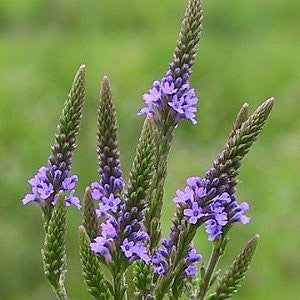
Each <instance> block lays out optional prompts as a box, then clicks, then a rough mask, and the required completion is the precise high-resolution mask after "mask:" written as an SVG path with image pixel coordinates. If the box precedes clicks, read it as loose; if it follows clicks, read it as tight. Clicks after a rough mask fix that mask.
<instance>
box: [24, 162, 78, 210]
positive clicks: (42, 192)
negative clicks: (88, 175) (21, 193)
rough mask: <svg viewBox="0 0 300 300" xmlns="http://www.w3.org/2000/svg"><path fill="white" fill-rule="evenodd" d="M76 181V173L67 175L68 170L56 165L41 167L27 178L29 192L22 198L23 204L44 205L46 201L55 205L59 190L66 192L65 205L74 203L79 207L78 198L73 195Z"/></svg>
mask: <svg viewBox="0 0 300 300" xmlns="http://www.w3.org/2000/svg"><path fill="white" fill-rule="evenodd" d="M77 181H78V177H77V176H76V175H73V176H70V177H68V172H67V171H64V172H62V171H61V170H60V169H59V168H58V167H57V166H55V165H53V166H51V167H45V166H43V167H41V168H40V169H39V170H38V172H37V173H36V174H35V176H34V177H33V178H31V179H30V180H28V183H29V184H30V185H31V192H32V193H30V194H27V195H26V196H25V197H24V198H23V200H22V203H23V204H27V203H29V202H36V203H38V204H39V205H41V206H44V205H45V204H46V203H47V202H48V203H51V204H52V205H55V204H56V202H57V195H58V192H59V191H61V190H62V191H64V192H68V191H70V193H69V195H68V196H66V197H65V202H66V206H70V205H75V206H76V207H77V208H78V209H79V208H80V207H81V205H80V201H79V199H78V198H77V197H76V196H74V194H75V185H76V183H77Z"/></svg>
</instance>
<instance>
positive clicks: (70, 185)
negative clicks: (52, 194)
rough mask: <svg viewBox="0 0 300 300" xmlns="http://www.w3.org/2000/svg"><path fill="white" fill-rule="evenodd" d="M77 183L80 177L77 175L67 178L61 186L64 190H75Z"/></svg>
mask: <svg viewBox="0 0 300 300" xmlns="http://www.w3.org/2000/svg"><path fill="white" fill-rule="evenodd" d="M77 181H78V177H77V176H76V175H73V176H71V177H67V178H66V179H64V181H63V182H62V184H61V185H62V188H63V189H64V190H73V189H74V188H75V185H76V183H77Z"/></svg>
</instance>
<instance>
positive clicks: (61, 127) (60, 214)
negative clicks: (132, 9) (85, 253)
mask: <svg viewBox="0 0 300 300" xmlns="http://www.w3.org/2000/svg"><path fill="white" fill-rule="evenodd" d="M84 94H85V66H84V65H82V66H80V68H79V70H78V72H77V74H76V75H75V78H74V82H73V84H72V87H71V90H70V92H69V94H68V97H67V99H66V101H65V103H64V108H63V111H62V113H61V116H60V119H59V123H58V126H57V132H56V134H55V142H54V145H53V146H52V147H51V150H52V155H50V156H49V159H48V166H47V167H46V166H43V167H41V168H40V169H39V170H38V172H37V174H36V175H35V176H34V177H33V178H32V179H30V180H29V181H28V182H29V184H30V186H31V193H29V194H27V195H26V196H25V197H24V199H23V200H22V203H23V204H27V203H30V202H35V203H37V204H39V205H40V206H41V208H42V211H43V217H44V230H45V242H44V247H43V250H42V254H43V260H44V268H45V275H46V277H47V278H48V280H49V282H50V284H51V286H52V287H53V290H54V292H55V294H56V296H57V298H58V299H67V294H66V291H65V287H64V277H65V272H66V253H65V233H66V218H65V215H66V206H70V205H71V204H72V205H75V206H76V207H77V208H80V202H79V199H78V198H77V197H76V196H75V195H74V193H75V185H76V182H77V181H78V178H77V176H76V175H73V176H69V171H70V168H71V163H72V155H73V152H74V149H75V147H76V145H75V140H76V136H77V134H78V131H79V125H80V120H81V115H82V108H83V104H84Z"/></svg>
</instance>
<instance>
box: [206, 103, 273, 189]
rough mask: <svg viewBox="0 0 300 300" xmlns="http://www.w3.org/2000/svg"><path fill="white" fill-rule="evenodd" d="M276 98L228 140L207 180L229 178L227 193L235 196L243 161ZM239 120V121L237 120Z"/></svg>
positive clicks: (264, 104) (265, 104) (244, 123)
mask: <svg viewBox="0 0 300 300" xmlns="http://www.w3.org/2000/svg"><path fill="white" fill-rule="evenodd" d="M273 103H274V98H269V99H268V100H266V101H265V102H263V103H262V104H261V105H260V106H259V107H258V108H257V109H256V110H255V111H254V113H252V114H251V116H250V117H249V118H248V119H247V120H245V121H244V122H243V123H242V124H241V125H240V128H238V129H236V130H235V133H234V134H233V135H232V136H231V137H230V138H229V139H228V141H227V143H226V144H225V146H224V150H223V151H222V153H221V154H220V155H219V156H218V157H217V159H215V161H214V163H213V168H212V169H211V170H210V171H209V172H208V174H207V178H208V179H209V180H210V181H211V182H212V181H213V179H214V178H220V177H221V176H222V174H226V176H227V177H228V181H229V182H228V185H229V187H228V190H227V192H228V193H230V194H233V193H234V192H235V186H236V185H237V183H238V180H237V178H236V177H237V175H238V173H239V168H240V166H241V161H242V159H243V158H244V157H245V155H246V154H247V153H248V151H249V150H250V148H251V146H252V144H253V143H254V142H255V141H256V138H257V136H258V135H259V134H260V132H261V131H262V128H263V126H264V124H265V122H266V120H267V118H268V116H269V114H270V112H271V110H272V107H273ZM237 120H239V119H237Z"/></svg>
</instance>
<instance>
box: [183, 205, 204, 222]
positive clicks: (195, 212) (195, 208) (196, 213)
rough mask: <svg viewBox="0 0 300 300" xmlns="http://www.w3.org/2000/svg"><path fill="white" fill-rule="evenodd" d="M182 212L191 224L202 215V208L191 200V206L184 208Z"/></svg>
mask: <svg viewBox="0 0 300 300" xmlns="http://www.w3.org/2000/svg"><path fill="white" fill-rule="evenodd" d="M183 214H184V215H185V216H187V217H189V222H190V223H191V224H196V223H197V221H198V220H199V219H200V218H201V217H203V216H204V214H203V212H202V208H201V207H200V206H199V204H198V203H197V202H193V204H192V208H186V209H185V210H184V211H183Z"/></svg>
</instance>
